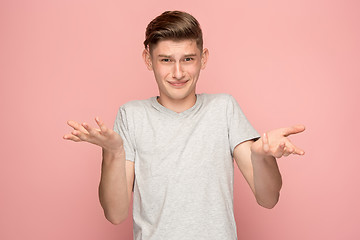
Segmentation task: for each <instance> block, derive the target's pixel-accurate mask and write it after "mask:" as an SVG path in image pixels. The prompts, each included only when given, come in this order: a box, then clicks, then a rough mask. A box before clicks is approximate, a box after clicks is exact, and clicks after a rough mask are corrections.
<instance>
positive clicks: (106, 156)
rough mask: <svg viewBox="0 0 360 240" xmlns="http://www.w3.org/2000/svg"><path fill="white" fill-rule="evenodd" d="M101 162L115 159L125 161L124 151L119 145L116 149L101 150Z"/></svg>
mask: <svg viewBox="0 0 360 240" xmlns="http://www.w3.org/2000/svg"><path fill="white" fill-rule="evenodd" d="M102 154H103V160H105V161H106V160H116V159H125V150H124V147H123V146H122V145H121V146H120V147H119V148H116V149H106V148H102Z"/></svg>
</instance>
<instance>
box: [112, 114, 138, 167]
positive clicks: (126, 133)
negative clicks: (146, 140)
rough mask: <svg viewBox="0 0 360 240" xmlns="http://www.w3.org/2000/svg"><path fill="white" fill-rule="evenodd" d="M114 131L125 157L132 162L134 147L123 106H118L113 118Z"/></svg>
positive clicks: (133, 159)
mask: <svg viewBox="0 0 360 240" xmlns="http://www.w3.org/2000/svg"><path fill="white" fill-rule="evenodd" d="M114 131H115V132H117V133H118V134H119V135H120V136H121V138H122V140H123V144H124V150H125V159H126V160H129V161H132V162H134V161H135V147H134V141H133V139H132V137H131V136H132V135H131V133H130V130H129V124H128V119H127V115H126V110H125V109H124V108H123V107H120V108H119V111H118V113H117V115H116V118H115V123H114Z"/></svg>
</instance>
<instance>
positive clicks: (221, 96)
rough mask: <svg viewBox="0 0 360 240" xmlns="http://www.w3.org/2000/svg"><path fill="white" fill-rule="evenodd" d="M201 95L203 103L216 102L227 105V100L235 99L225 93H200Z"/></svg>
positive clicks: (232, 100)
mask: <svg viewBox="0 0 360 240" xmlns="http://www.w3.org/2000/svg"><path fill="white" fill-rule="evenodd" d="M201 96H202V97H203V101H204V103H205V104H211V105H212V104H216V105H222V106H227V105H228V104H229V102H234V101H236V100H235V99H234V97H233V96H231V95H230V94H227V93H216V94H207V93H202V94H201Z"/></svg>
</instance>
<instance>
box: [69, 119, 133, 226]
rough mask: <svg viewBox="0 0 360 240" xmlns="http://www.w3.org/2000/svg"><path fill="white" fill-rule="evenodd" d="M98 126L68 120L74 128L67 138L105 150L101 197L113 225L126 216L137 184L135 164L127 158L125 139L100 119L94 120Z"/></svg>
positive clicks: (107, 216)
mask: <svg viewBox="0 0 360 240" xmlns="http://www.w3.org/2000/svg"><path fill="white" fill-rule="evenodd" d="M95 121H96V123H97V124H98V126H99V129H95V128H92V127H90V126H89V125H88V124H87V123H83V124H79V123H77V122H75V121H68V125H69V126H71V127H72V128H74V131H72V132H71V133H70V134H67V135H65V136H64V139H67V140H72V141H74V142H89V143H92V144H95V145H98V146H100V147H101V148H102V150H103V160H102V169H101V180H100V184H99V199H100V203H101V206H102V208H103V209H104V213H105V217H106V218H107V219H108V220H109V221H110V222H111V223H113V224H119V223H121V222H122V221H124V220H125V219H126V218H127V215H128V211H129V205H130V201H131V192H132V186H133V183H134V175H135V172H134V163H133V162H131V161H126V160H125V151H124V147H123V141H122V139H121V137H120V135H119V134H117V133H116V132H114V131H113V130H112V129H109V128H107V127H106V126H105V124H104V123H103V122H101V121H100V120H99V118H96V119H95Z"/></svg>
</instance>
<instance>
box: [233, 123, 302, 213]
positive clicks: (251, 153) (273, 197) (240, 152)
mask: <svg viewBox="0 0 360 240" xmlns="http://www.w3.org/2000/svg"><path fill="white" fill-rule="evenodd" d="M304 130H305V127H304V126H302V125H297V126H293V127H287V128H279V129H275V130H272V131H269V132H267V133H264V134H263V135H262V136H261V138H259V139H258V140H257V141H245V142H243V143H240V144H239V145H237V146H236V147H235V149H234V159H235V161H236V163H237V165H238V167H239V169H240V171H241V172H242V174H243V175H244V177H245V179H246V181H247V182H248V184H249V186H250V188H251V190H252V191H253V193H254V195H255V198H256V201H257V202H258V204H259V205H261V206H263V207H265V208H273V207H274V206H275V205H276V203H277V202H278V199H279V195H280V189H281V185H282V179H281V174H280V171H279V168H278V165H277V161H276V159H277V158H281V157H283V156H288V155H290V154H297V155H304V153H305V152H304V151H303V150H301V149H300V148H298V147H296V146H295V145H294V144H293V143H291V141H290V139H289V138H288V136H289V135H292V134H297V133H300V132H303V131H304Z"/></svg>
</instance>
